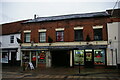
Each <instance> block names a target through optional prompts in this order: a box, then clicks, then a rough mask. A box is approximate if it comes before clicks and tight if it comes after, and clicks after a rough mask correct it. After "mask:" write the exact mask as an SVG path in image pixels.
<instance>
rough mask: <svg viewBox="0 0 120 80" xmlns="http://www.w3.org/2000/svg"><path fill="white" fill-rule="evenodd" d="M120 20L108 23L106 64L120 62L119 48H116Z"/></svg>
mask: <svg viewBox="0 0 120 80" xmlns="http://www.w3.org/2000/svg"><path fill="white" fill-rule="evenodd" d="M119 25H120V22H113V23H108V24H107V27H108V44H109V45H108V53H107V64H108V65H116V64H120V49H118V44H119V39H118V27H119Z"/></svg>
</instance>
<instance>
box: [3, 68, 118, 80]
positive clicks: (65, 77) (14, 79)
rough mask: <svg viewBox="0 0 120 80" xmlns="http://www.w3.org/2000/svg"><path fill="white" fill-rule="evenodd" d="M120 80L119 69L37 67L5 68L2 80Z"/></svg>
mask: <svg viewBox="0 0 120 80" xmlns="http://www.w3.org/2000/svg"><path fill="white" fill-rule="evenodd" d="M83 79H84V80H120V70H119V69H103V68H100V69H95V68H81V72H80V73H79V69H78V67H75V68H66V67H60V68H43V69H40V68H37V69H35V70H26V71H22V69H21V68H20V67H17V68H16V67H7V68H3V72H2V80H83Z"/></svg>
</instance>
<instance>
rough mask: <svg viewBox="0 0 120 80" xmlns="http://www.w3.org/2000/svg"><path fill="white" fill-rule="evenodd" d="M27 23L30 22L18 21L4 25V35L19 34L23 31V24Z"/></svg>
mask: <svg viewBox="0 0 120 80" xmlns="http://www.w3.org/2000/svg"><path fill="white" fill-rule="evenodd" d="M25 21H28V20H21V21H17V22H11V23H5V24H2V35H7V34H14V33H19V32H20V31H21V27H22V24H21V23H23V22H25Z"/></svg>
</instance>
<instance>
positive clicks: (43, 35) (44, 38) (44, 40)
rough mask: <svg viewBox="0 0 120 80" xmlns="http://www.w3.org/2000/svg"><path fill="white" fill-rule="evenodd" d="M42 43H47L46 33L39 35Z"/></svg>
mask: <svg viewBox="0 0 120 80" xmlns="http://www.w3.org/2000/svg"><path fill="white" fill-rule="evenodd" d="M39 38H40V39H39V40H40V42H46V32H40V33H39Z"/></svg>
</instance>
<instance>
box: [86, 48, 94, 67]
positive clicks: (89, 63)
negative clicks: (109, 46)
mask: <svg viewBox="0 0 120 80" xmlns="http://www.w3.org/2000/svg"><path fill="white" fill-rule="evenodd" d="M84 59H85V67H87V68H90V67H93V66H94V58H93V50H85V58H84Z"/></svg>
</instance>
